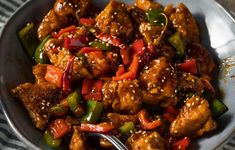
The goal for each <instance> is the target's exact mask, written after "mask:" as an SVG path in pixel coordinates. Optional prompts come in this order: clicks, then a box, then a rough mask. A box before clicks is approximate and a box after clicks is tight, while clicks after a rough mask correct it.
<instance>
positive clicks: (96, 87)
mask: <svg viewBox="0 0 235 150" xmlns="http://www.w3.org/2000/svg"><path fill="white" fill-rule="evenodd" d="M102 86H103V81H101V80H92V79H84V80H83V82H82V92H81V93H82V95H87V94H89V93H91V92H101V90H102Z"/></svg>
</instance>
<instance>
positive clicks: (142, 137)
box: [127, 131, 166, 150]
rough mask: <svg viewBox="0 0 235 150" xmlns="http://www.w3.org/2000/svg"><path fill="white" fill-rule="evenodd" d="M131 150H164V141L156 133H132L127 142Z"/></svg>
mask: <svg viewBox="0 0 235 150" xmlns="http://www.w3.org/2000/svg"><path fill="white" fill-rule="evenodd" d="M127 145H129V148H130V149H131V150H165V149H166V148H165V144H164V139H163V138H162V137H161V136H160V135H159V134H158V133H157V132H146V131H144V132H140V133H133V134H132V135H131V136H130V137H129V139H128V140H127Z"/></svg>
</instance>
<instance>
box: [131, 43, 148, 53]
mask: <svg viewBox="0 0 235 150" xmlns="http://www.w3.org/2000/svg"><path fill="white" fill-rule="evenodd" d="M131 51H132V52H133V53H135V54H139V55H141V54H143V53H144V51H145V46H144V40H143V39H137V40H135V41H134V43H132V45H131Z"/></svg>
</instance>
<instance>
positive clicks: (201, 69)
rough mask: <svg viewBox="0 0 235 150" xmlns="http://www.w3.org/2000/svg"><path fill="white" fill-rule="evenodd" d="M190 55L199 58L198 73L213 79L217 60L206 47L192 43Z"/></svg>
mask: <svg viewBox="0 0 235 150" xmlns="http://www.w3.org/2000/svg"><path fill="white" fill-rule="evenodd" d="M188 57H190V58H195V59H196V60H197V69H198V74H200V75H201V76H202V77H205V78H207V79H209V80H211V74H212V72H213V70H214V69H215V62H214V60H213V58H212V56H211V55H210V53H209V52H208V50H207V49H206V48H204V47H203V46H202V45H200V44H195V43H194V44H192V45H191V46H190V48H189V50H188Z"/></svg>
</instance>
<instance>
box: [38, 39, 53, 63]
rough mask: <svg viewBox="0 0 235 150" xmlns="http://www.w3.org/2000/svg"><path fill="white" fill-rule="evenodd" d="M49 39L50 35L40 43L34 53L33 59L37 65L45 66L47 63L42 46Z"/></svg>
mask: <svg viewBox="0 0 235 150" xmlns="http://www.w3.org/2000/svg"><path fill="white" fill-rule="evenodd" d="M50 38H51V35H48V36H47V37H46V38H45V39H43V41H42V42H41V43H40V45H39V46H38V47H37V49H36V51H35V53H34V59H35V61H36V62H37V63H39V64H45V63H47V62H48V58H47V57H46V55H45V54H44V45H45V43H46V42H47V41H48V40H49V39H50Z"/></svg>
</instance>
